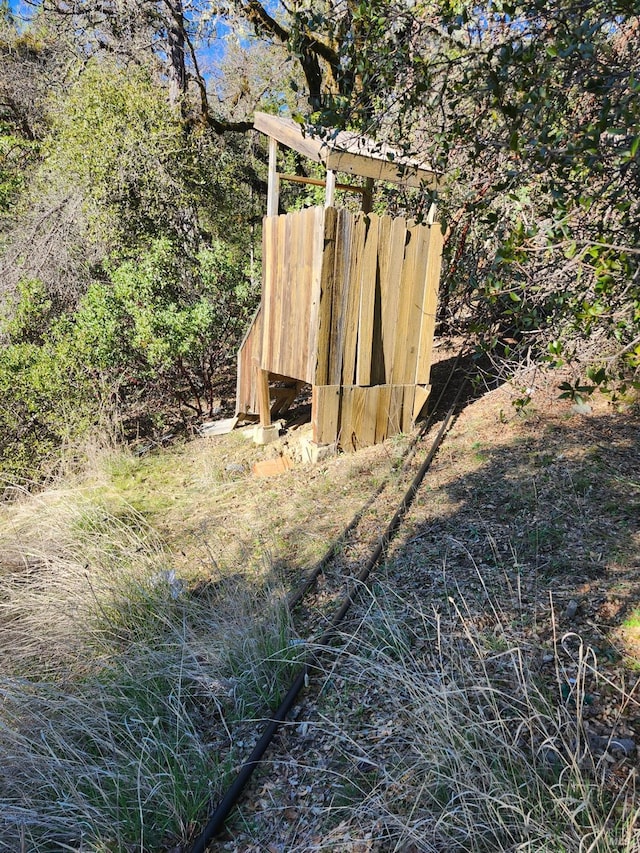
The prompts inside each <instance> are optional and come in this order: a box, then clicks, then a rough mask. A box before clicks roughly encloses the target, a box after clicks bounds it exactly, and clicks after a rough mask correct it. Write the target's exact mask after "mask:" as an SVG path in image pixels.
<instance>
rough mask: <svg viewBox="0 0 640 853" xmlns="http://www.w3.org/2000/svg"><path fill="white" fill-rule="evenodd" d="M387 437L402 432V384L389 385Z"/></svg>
mask: <svg viewBox="0 0 640 853" xmlns="http://www.w3.org/2000/svg"><path fill="white" fill-rule="evenodd" d="M388 388H389V408H388V421H387V437H389V436H391V435H397V434H398V433H399V432H402V398H403V396H404V394H403V389H402V385H389V386H388Z"/></svg>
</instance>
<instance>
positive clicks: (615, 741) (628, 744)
mask: <svg viewBox="0 0 640 853" xmlns="http://www.w3.org/2000/svg"><path fill="white" fill-rule="evenodd" d="M612 750H613V751H619V752H624V754H625V755H633V754H634V752H635V751H636V742H635V741H634V740H633V738H630V737H613V738H611V742H610V744H609V751H612Z"/></svg>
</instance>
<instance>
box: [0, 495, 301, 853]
mask: <svg viewBox="0 0 640 853" xmlns="http://www.w3.org/2000/svg"><path fill="white" fill-rule="evenodd" d="M119 509H120V512H119V514H118V515H117V516H116V515H112V514H109V513H108V512H107V511H106V509H105V507H104V506H103V505H100V504H96V503H93V502H91V501H90V500H87V499H86V498H84V499H83V498H82V497H80V496H79V495H77V494H76V495H73V494H68V493H63V492H50V493H47V494H46V495H42V496H40V497H35V498H29V499H26V500H25V501H24V502H23V503H22V504H21V505H19V506H14V507H13V508H12V511H11V513H9V512H8V511H7V514H9V515H10V516H11V525H10V527H8V528H7V529H5V532H4V534H3V542H2V546H3V549H2V550H3V555H4V556H3V572H2V574H1V575H0V602H1V610H0V619H1V623H0V626H1V631H0V658H1V659H2V664H3V666H2V671H3V675H2V678H1V680H0V749H1V750H2V755H3V761H2V766H1V767H0V802H1V815H2V821H1V822H0V850H7V851H12V853H14V851H16V850H23V849H24V850H34V851H59V850H65V849H67V850H83V851H99V850H110V851H116V850H118V851H119V850H122V851H124V850H129V849H136V850H140V851H143V850H149V851H151V850H153V851H158V850H161V849H162V848H163V845H164V844H169V843H172V842H173V841H175V839H177V838H186V837H188V836H189V835H190V833H191V832H192V830H193V827H194V825H195V824H194V822H195V821H197V820H199V819H201V817H202V815H203V813H205V812H206V810H207V808H208V806H209V802H210V799H211V798H212V797H215V795H216V792H217V791H218V790H219V788H220V786H221V785H222V784H223V782H224V779H225V778H226V774H227V773H228V771H229V769H230V765H231V763H232V762H233V761H234V745H233V744H232V742H231V733H230V728H231V727H232V726H233V725H234V723H235V722H237V720H238V718H239V717H240V718H242V719H244V718H246V717H251V716H252V715H253V714H255V713H256V712H258V711H262V710H263V709H264V708H265V707H267V706H269V705H274V704H277V702H278V701H279V697H280V691H281V690H282V686H283V685H285V684H286V683H287V679H288V677H289V673H290V671H291V667H290V662H289V658H290V657H292V652H291V650H290V644H289V637H290V624H289V620H288V615H287V614H286V611H285V609H284V607H283V606H282V594H281V591H280V590H278V589H275V588H273V587H262V588H260V587H258V586H257V585H256V586H254V587H253V588H252V589H248V588H247V587H246V585H244V584H242V583H239V582H238V583H234V584H231V582H230V581H224V582H223V581H220V582H219V583H217V584H216V583H213V582H210V583H209V584H207V585H198V586H194V585H190V583H189V582H188V580H187V579H184V578H181V577H180V576H179V575H178V574H177V573H176V571H175V570H174V569H172V568H171V561H170V557H169V554H168V553H167V551H166V550H165V549H164V548H163V546H162V544H161V543H160V541H159V539H158V537H157V536H156V535H155V534H154V533H153V531H152V530H151V529H150V528H149V527H148V525H147V524H146V523H145V522H144V519H143V518H142V517H141V516H140V514H139V513H138V512H136V511H135V510H133V509H132V508H131V507H127V506H126V505H125V504H121V505H120V507H119ZM211 574H213V570H212V572H211ZM220 584H222V586H220Z"/></svg>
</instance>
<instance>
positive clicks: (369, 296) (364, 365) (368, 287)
mask: <svg viewBox="0 0 640 853" xmlns="http://www.w3.org/2000/svg"><path fill="white" fill-rule="evenodd" d="M362 218H363V220H364V222H365V223H366V226H367V230H366V236H365V243H364V248H363V253H362V264H361V266H360V276H359V278H360V310H359V314H358V344H357V356H356V385H363V386H364V385H371V384H372V380H371V359H372V354H373V353H372V348H373V327H374V317H375V307H376V289H377V287H378V217H377V216H374V215H373V214H372V215H371V216H369V217H365V216H364V215H363V217H362ZM367 218H368V220H369V221H368V223H367Z"/></svg>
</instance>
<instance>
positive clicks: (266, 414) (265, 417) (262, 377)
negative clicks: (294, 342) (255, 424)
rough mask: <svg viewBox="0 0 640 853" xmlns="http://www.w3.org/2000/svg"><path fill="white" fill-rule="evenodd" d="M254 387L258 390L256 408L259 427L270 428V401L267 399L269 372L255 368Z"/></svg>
mask: <svg viewBox="0 0 640 853" xmlns="http://www.w3.org/2000/svg"><path fill="white" fill-rule="evenodd" d="M256 387H257V389H258V408H259V410H260V426H271V400H270V397H269V371H268V370H262V369H261V368H259V367H257V368H256Z"/></svg>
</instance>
